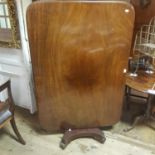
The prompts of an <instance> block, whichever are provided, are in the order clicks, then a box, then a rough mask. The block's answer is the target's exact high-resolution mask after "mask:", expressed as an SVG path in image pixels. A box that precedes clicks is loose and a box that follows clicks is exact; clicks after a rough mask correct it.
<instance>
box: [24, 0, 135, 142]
mask: <svg viewBox="0 0 155 155" xmlns="http://www.w3.org/2000/svg"><path fill="white" fill-rule="evenodd" d="M133 23H134V9H133V7H132V6H131V5H130V4H129V3H127V2H121V1H120V2H116V1H37V2H34V3H32V4H31V5H30V6H29V8H28V10H27V25H28V36H29V42H30V52H31V58H32V67H33V75H34V82H35V92H36V100H37V105H38V115H39V120H40V125H41V127H42V128H43V129H45V130H47V131H50V132H59V131H64V130H70V131H72V130H73V129H74V131H75V129H85V128H86V129H88V128H97V127H103V126H111V125H113V124H115V123H117V122H118V121H119V120H120V116H121V112H122V99H123V94H124V89H123V88H124V84H125V74H124V72H125V70H126V68H127V63H128V56H129V53H130V47H131V40H132V32H133V25H134V24H133ZM93 131H94V137H96V133H97V132H98V130H96V129H94V130H93ZM79 132H80V134H81V135H83V131H82V130H80V131H79ZM88 132H90V133H92V130H90V129H88V130H86V131H85V135H86V136H88V135H87V133H88ZM70 133H71V132H70ZM75 134H76V132H75ZM99 135H101V132H99ZM75 137H76V136H75ZM101 137H102V136H101ZM101 141H102V140H101Z"/></svg>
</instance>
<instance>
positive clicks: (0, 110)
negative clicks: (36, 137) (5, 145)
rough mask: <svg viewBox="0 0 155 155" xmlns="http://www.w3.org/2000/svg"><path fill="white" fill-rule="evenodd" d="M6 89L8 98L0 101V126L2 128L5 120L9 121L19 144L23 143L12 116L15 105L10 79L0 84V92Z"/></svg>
mask: <svg viewBox="0 0 155 155" xmlns="http://www.w3.org/2000/svg"><path fill="white" fill-rule="evenodd" d="M5 89H7V91H8V99H7V100H6V101H5V102H1V101H0V128H2V127H3V126H4V125H5V124H6V123H7V122H9V121H10V123H11V126H12V128H13V130H14V132H15V134H16V135H17V137H18V140H19V142H20V143H21V144H23V145H25V141H24V139H23V138H22V136H21V135H20V133H19V131H18V129H17V126H16V123H15V118H14V111H15V106H14V102H13V98H12V93H11V86H10V80H8V81H6V82H5V83H3V84H2V85H0V92H2V91H4V90H5Z"/></svg>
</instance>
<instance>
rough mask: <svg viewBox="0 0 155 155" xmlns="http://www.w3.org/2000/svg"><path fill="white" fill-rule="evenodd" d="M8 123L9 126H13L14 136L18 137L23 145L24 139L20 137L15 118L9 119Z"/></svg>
mask: <svg viewBox="0 0 155 155" xmlns="http://www.w3.org/2000/svg"><path fill="white" fill-rule="evenodd" d="M10 123H11V126H12V128H13V131H14V132H15V134H16V136H17V137H18V139H19V142H20V143H21V144H23V145H25V144H26V143H25V141H24V139H23V138H22V136H21V134H20V133H19V131H18V129H17V126H16V123H15V119H14V117H13V118H12V119H11V120H10Z"/></svg>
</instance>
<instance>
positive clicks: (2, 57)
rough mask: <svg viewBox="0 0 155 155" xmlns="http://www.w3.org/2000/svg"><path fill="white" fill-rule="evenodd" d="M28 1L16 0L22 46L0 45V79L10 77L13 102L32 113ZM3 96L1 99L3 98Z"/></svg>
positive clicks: (29, 1) (33, 101) (33, 104)
mask: <svg viewBox="0 0 155 155" xmlns="http://www.w3.org/2000/svg"><path fill="white" fill-rule="evenodd" d="M30 3H31V0H16V4H17V11H18V19H19V28H20V34H21V44H22V48H21V49H13V48H1V47H0V80H1V81H2V79H5V78H6V77H7V78H10V79H11V82H12V84H11V86H12V93H13V98H14V100H15V104H16V105H18V106H20V107H23V108H26V109H29V110H30V112H31V113H34V112H35V111H36V104H35V98H34V92H33V89H32V88H33V86H32V78H31V77H32V76H31V74H32V70H31V63H30V52H29V46H28V40H27V32H26V27H25V24H26V23H25V15H26V8H27V6H28V5H29V4H30ZM3 96H4V95H3ZM3 96H1V99H4V98H3Z"/></svg>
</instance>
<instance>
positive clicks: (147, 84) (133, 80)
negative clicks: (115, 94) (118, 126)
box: [124, 71, 155, 131]
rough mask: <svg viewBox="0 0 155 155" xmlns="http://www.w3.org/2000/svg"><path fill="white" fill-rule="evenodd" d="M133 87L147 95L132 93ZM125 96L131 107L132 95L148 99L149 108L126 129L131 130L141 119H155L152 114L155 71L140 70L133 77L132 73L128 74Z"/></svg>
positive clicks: (154, 95) (154, 94)
mask: <svg viewBox="0 0 155 155" xmlns="http://www.w3.org/2000/svg"><path fill="white" fill-rule="evenodd" d="M131 89H134V90H136V91H139V92H142V93H145V94H146V95H147V96H146V97H144V96H140V95H135V94H132V93H131ZM125 96H126V101H127V102H126V104H127V107H129V105H128V104H130V97H131V96H134V97H138V98H143V99H146V104H147V108H146V111H145V114H144V115H142V116H138V117H136V118H135V120H134V123H133V125H132V127H131V128H129V129H125V130H124V131H130V130H131V129H133V128H134V127H135V125H136V124H137V123H138V122H139V121H148V120H149V119H153V120H154V118H153V117H152V116H151V109H152V101H153V99H154V97H155V73H154V74H147V73H145V71H139V72H138V76H137V77H132V76H130V74H127V76H126V91H125Z"/></svg>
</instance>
